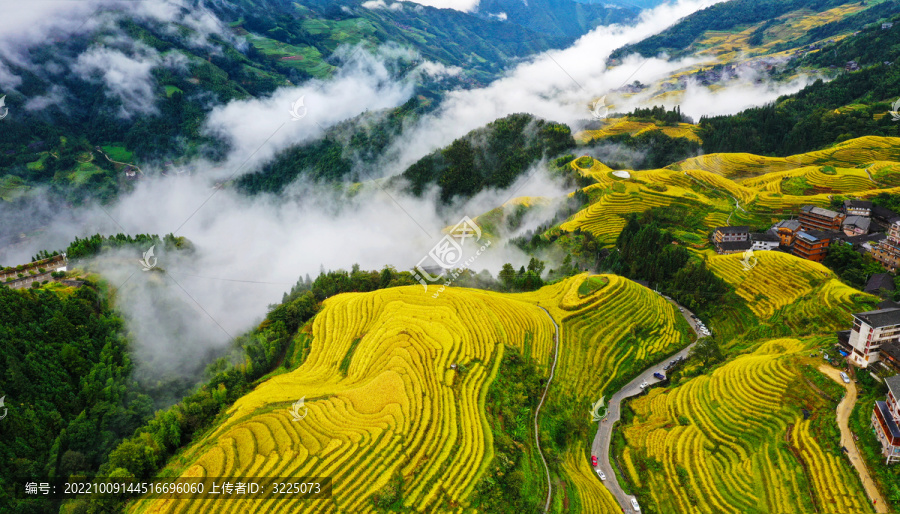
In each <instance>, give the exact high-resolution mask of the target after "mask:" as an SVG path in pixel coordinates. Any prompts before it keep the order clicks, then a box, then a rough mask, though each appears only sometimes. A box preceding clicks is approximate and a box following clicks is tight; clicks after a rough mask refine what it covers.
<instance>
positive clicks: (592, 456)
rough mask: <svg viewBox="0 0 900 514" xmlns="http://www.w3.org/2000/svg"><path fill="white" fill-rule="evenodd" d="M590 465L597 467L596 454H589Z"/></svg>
mask: <svg viewBox="0 0 900 514" xmlns="http://www.w3.org/2000/svg"><path fill="white" fill-rule="evenodd" d="M591 465H592V466H594V467H595V468H596V467H597V456H596V455H591Z"/></svg>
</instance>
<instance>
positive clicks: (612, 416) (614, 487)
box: [591, 299, 704, 512]
mask: <svg viewBox="0 0 900 514" xmlns="http://www.w3.org/2000/svg"><path fill="white" fill-rule="evenodd" d="M668 300H669V302H670V303H672V305H674V306H675V308H676V309H678V308H679V307H680V305H678V304H677V303H676V302H675V301H673V300H671V299H668ZM691 314H692V313H691V312H690V311H688V310H687V309H684V311H683V312H682V315H683V316H684V319H686V320H687V322H688V324H689V325H690V326H691V328H692V329H693V330H694V332H695V333H697V337H698V340H699V338H701V337H704V336H702V335H701V334H700V333H699V332H698V331H697V323H696V322H695V321H694V320H693V319H691ZM695 344H697V343H696V342H694V343H691V344H690V345H689V346H688V347H687V348H685V349H684V350H681V351H680V352H678V353H676V354H674V355H672V356H671V357H669V358H668V359H666V360H664V361H663V362H661V363H659V364H657V365H655V366H651V367H650V368H649V369H647V370H646V371H644V372H643V373H641V374H640V375H639V376H638V377H637V378H635V379H634V380H632V381H631V382H629V383H628V384H626V385H625V387H623V388H622V389H619V390H618V391H617V392H616V393H615V394H613V395H612V398H611V399H610V400H609V403H607V405H608V406H609V413H608V414H607V416H606V418H604V420H603V421H601V422H600V424H599V425H598V426H597V435H596V436H594V443H593V444H592V445H591V455H596V456H597V460H598V461H599V466H597V468H598V469H601V470H603V473H604V474H605V475H606V480H605V481H604V482H603V484H604V485H605V486H606V487H607V488H608V489H609V490H610V492H612V493H613V496H615V497H616V501H618V502H619V505H620V506H621V507H622V509H623V511H624V512H632V508H631V496H628V495H627V494H625V492H624V491H622V487H621V486H620V485H619V481H618V479H617V478H616V474H615V472H614V471H613V467H612V465H611V464H610V462H609V445H610V442H611V441H612V430H613V425H614V424H615V423H616V422H617V421H619V417H620V415H621V411H620V408H619V406H620V405H621V404H622V400H624V399H625V398H628V397H630V396H635V395H638V394H640V393H642V392H643V391H641V382H643V381H644V380H646V381H647V382H648V383H649V384H650V385H653V384H655V383H657V382H659V380H657V379H655V378H653V373H655V372H660V373H665V372H664V371H663V367H664V366H665V365H666V363H667V362H669V361H670V360H672V359H674V358H676V357H682V356H684V357H687V354H688V351H690V349H691V348H692V347H693V346H694V345H695Z"/></svg>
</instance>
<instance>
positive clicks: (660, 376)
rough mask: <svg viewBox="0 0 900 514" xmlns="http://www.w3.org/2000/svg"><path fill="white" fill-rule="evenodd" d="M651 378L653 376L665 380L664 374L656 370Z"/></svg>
mask: <svg viewBox="0 0 900 514" xmlns="http://www.w3.org/2000/svg"><path fill="white" fill-rule="evenodd" d="M653 378H655V379H657V380H665V379H666V376H665V375H663V374H662V373H659V372H656V373H654V374H653Z"/></svg>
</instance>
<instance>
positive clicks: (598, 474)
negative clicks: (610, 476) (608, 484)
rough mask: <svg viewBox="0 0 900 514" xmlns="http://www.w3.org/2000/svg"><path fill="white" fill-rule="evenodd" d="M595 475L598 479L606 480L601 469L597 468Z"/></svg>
mask: <svg viewBox="0 0 900 514" xmlns="http://www.w3.org/2000/svg"><path fill="white" fill-rule="evenodd" d="M597 476H598V477H600V480H606V473H604V472H603V471H602V470H599V469H598V470H597Z"/></svg>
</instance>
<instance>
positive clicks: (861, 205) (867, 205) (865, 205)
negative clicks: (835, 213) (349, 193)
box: [844, 200, 872, 209]
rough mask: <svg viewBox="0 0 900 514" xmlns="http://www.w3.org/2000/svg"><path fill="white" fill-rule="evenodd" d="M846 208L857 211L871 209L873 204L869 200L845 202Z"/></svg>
mask: <svg viewBox="0 0 900 514" xmlns="http://www.w3.org/2000/svg"><path fill="white" fill-rule="evenodd" d="M844 207H855V208H857V209H871V208H872V202H870V201H868V200H844Z"/></svg>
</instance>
